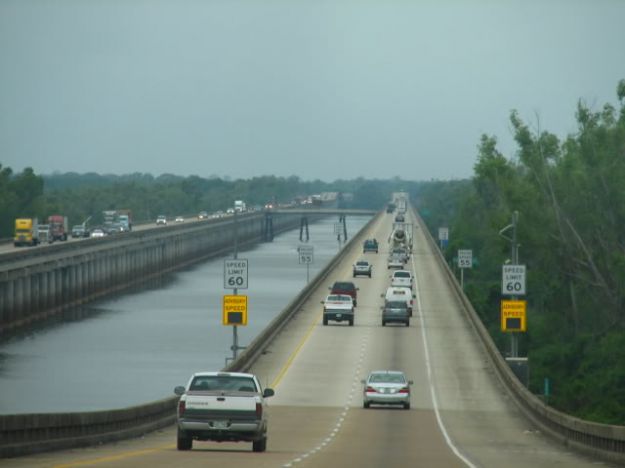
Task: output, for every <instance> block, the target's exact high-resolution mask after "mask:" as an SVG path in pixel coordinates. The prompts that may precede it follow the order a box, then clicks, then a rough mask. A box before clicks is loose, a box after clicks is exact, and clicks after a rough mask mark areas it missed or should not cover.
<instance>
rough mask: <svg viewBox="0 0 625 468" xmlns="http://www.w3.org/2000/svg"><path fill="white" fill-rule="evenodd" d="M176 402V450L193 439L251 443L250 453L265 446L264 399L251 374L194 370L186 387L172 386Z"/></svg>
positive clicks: (270, 392) (266, 394) (268, 392)
mask: <svg viewBox="0 0 625 468" xmlns="http://www.w3.org/2000/svg"><path fill="white" fill-rule="evenodd" d="M174 393H175V394H176V395H180V401H179V402H178V450H190V449H191V447H192V445H193V440H213V441H217V442H224V441H233V442H240V441H246V442H252V449H253V451H254V452H264V451H265V450H266V449H267V411H266V409H267V408H266V403H265V398H268V397H270V396H273V395H274V391H273V390H272V389H271V388H266V389H264V390H263V389H262V387H261V385H260V382H259V381H258V379H257V378H256V376H255V375H253V374H243V373H239V372H198V373H196V374H193V376H192V377H191V379H190V380H189V382H188V383H187V385H186V387H182V386H180V387H176V388H175V389H174Z"/></svg>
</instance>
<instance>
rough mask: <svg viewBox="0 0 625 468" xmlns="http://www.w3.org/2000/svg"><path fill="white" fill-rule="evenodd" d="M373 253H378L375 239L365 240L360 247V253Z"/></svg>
mask: <svg viewBox="0 0 625 468" xmlns="http://www.w3.org/2000/svg"><path fill="white" fill-rule="evenodd" d="M367 252H375V253H378V241H377V240H375V239H367V240H366V241H365V242H364V243H363V245H362V253H367Z"/></svg>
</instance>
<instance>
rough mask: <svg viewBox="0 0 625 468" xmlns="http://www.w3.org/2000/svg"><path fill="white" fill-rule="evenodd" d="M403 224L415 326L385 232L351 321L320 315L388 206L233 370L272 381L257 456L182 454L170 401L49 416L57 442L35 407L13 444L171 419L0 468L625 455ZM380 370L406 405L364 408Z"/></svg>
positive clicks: (233, 448) (510, 461)
mask: <svg viewBox="0 0 625 468" xmlns="http://www.w3.org/2000/svg"><path fill="white" fill-rule="evenodd" d="M408 221H410V222H412V223H413V224H414V226H415V229H414V250H413V255H412V257H411V260H410V263H409V268H410V269H411V270H412V271H413V273H414V275H415V278H416V286H415V292H416V301H415V310H414V316H413V320H412V321H411V324H410V327H407V328H406V327H404V326H399V325H398V326H386V327H382V326H381V319H380V314H381V311H380V305H381V298H380V295H381V294H382V293H383V292H384V291H385V289H386V287H387V286H388V284H389V272H388V270H387V268H386V253H387V251H388V249H387V248H386V247H385V244H384V243H382V245H381V249H380V253H379V254H377V255H376V254H372V253H369V254H366V255H367V259H368V260H370V261H371V262H372V263H373V276H372V278H371V279H369V278H364V277H359V278H356V279H354V281H355V282H356V283H357V285H358V286H359V288H360V290H359V296H358V306H357V311H356V319H355V324H354V326H353V327H349V326H346V325H342V324H333V325H328V326H323V325H322V322H321V305H320V301H322V300H323V299H324V297H325V295H326V294H327V292H328V290H327V286H328V285H329V284H331V283H332V282H333V281H335V280H340V279H346V278H351V265H352V263H353V262H354V261H355V260H356V259H358V258H360V257H361V256H362V255H363V253H362V249H361V242H362V240H363V239H365V238H369V237H376V238H377V239H387V238H388V237H389V234H390V232H391V228H392V223H393V218H392V215H390V214H384V213H380V214H378V216H376V217H375V218H374V219H373V220H372V222H371V223H370V224H368V225H367V226H366V228H365V229H364V230H363V232H361V233H360V234H359V235H358V236H357V237H356V238H354V239H352V240H351V242H350V243H349V244H348V245H347V246H346V248H344V249H343V250H342V252H341V253H340V254H339V255H338V256H337V258H336V259H335V261H334V262H332V263H331V264H330V265H328V267H327V268H326V269H325V270H324V271H322V272H320V273H319V275H318V276H317V277H316V278H315V279H314V280H313V281H311V283H310V286H309V287H308V288H306V289H305V290H304V291H302V292H301V293H300V295H299V296H298V297H297V298H295V299H294V300H293V302H292V303H291V304H290V305H289V307H287V308H286V309H285V310H284V311H283V312H282V313H281V314H280V315H279V316H278V317H276V319H274V321H273V322H272V323H270V324H269V326H268V327H267V328H266V329H265V330H264V331H263V332H262V333H261V334H260V335H259V336H258V337H257V338H256V340H255V341H254V342H253V343H251V344H250V346H249V347H248V349H246V351H245V352H244V353H243V354H242V355H241V356H240V358H239V359H238V360H237V361H235V362H234V363H232V364H231V365H230V366H229V367H228V369H230V370H249V371H251V372H254V373H256V374H257V375H259V376H262V379H263V382H265V381H266V382H268V383H269V386H271V387H273V388H274V389H275V391H276V395H275V397H273V398H272V399H271V400H270V405H271V408H270V428H269V437H268V449H267V452H265V453H261V454H258V453H253V452H252V451H251V444H246V443H220V444H218V443H211V442H196V443H195V444H194V447H193V450H191V451H190V452H179V451H177V450H176V444H175V439H176V430H175V426H173V425H172V424H171V421H172V420H173V417H172V415H173V409H174V408H175V399H174V398H171V399H168V400H164V401H161V402H157V403H154V404H152V405H146V406H145V407H142V408H131V409H127V410H120V411H119V412H118V413H117V414H114V413H115V412H104V413H105V414H89V415H83V417H82V419H80V418H77V417H72V415H59V416H57V417H56V420H55V421H54V424H57V425H58V426H59V430H58V433H57V434H56V437H58V438H57V440H53V441H50V436H51V434H50V432H52V433H53V434H54V431H50V430H48V431H47V432H48V436H47V438H46V437H43V436H42V434H41V432H46V430H45V429H42V428H41V426H43V425H45V419H46V418H45V417H42V416H41V415H40V416H39V417H38V418H31V420H30V421H29V423H30V424H31V428H30V429H26V430H25V432H23V433H20V427H19V426H20V424H23V423H24V420H25V419H28V418H24V419H22V420H21V421H20V418H17V417H16V418H13V419H10V418H0V424H1V425H0V435H1V436H2V443H1V445H4V446H7V445H9V444H8V442H11V441H12V442H13V444H14V445H19V443H20V437H31V439H30V445H31V446H34V447H37V446H38V445H39V446H46V447H48V448H60V447H63V446H64V445H65V444H66V442H65V441H66V440H67V439H76V438H78V439H81V438H82V440H84V441H86V440H91V441H92V442H93V441H97V440H102V441H107V440H111V439H113V438H114V436H115V434H116V433H122V432H126V433H131V432H133V426H136V425H138V424H142V425H143V427H142V428H139V430H138V431H135V433H136V434H141V433H143V432H144V429H145V428H147V427H156V426H162V427H161V428H160V429H158V430H156V431H154V432H150V433H147V434H145V435H144V436H142V437H138V438H134V439H129V440H125V441H123V442H118V443H115V444H103V445H98V446H96V447H91V448H86V449H71V450H60V451H56V452H46V453H40V454H34V455H28V456H22V457H18V458H11V459H5V460H0V467H1V466H12V467H13V466H14V467H21V466H24V467H26V466H28V467H32V466H57V467H74V466H100V467H109V466H111V467H113V466H115V467H129V466H132V467H143V466H145V467H148V466H149V467H154V466H163V467H171V466H189V467H194V466H220V467H221V466H236V467H248V466H249V467H259V466H267V467H292V466H298V467H300V466H301V467H344V466H350V465H354V466H362V467H385V468H388V467H412V466H423V467H463V466H467V467H527V466H532V467H552V466H566V467H583V466H596V465H597V464H598V463H599V464H600V465H601V466H612V465H611V464H610V462H600V460H604V459H612V460H613V462H614V463H615V464H616V463H622V462H623V461H624V460H625V459H624V458H623V453H624V452H625V446H624V445H625V444H624V441H625V432H624V431H623V428H622V427H610V426H603V425H599V424H590V423H585V422H583V421H579V420H575V419H574V418H570V417H568V416H566V415H563V414H561V413H557V412H555V411H553V410H551V409H550V408H547V407H545V406H544V405H542V403H541V402H540V400H538V399H537V398H536V397H534V396H533V395H530V394H529V392H527V391H526V390H525V389H524V388H523V387H522V386H521V385H520V384H519V383H518V381H516V379H515V378H514V376H513V374H512V373H511V372H510V370H509V369H508V368H507V365H506V364H505V362H504V361H503V359H502V358H501V356H499V353H498V351H497V350H496V349H495V347H494V345H493V344H492V341H490V340H489V338H488V337H487V334H486V332H485V330H484V328H483V327H481V325H480V323H479V321H478V320H477V317H476V315H475V312H474V311H473V310H472V308H471V306H470V304H469V303H468V302H467V301H466V298H465V297H464V296H463V295H462V292H461V290H460V288H459V287H458V285H457V282H456V281H455V279H454V278H453V276H452V274H451V272H450V271H449V269H448V268H447V267H446V265H445V263H444V261H443V259H442V256H441V255H440V253H439V252H438V250H437V247H436V245H435V243H434V242H433V240H432V239H431V238H430V237H429V234H428V233H427V231H426V229H425V227H424V226H423V224H422V222H421V220H420V219H419V218H418V217H417V216H416V214H415V213H410V218H409V220H408ZM374 369H398V370H403V371H404V372H405V373H406V374H407V375H408V377H409V378H410V379H412V380H414V382H415V384H414V386H413V387H412V407H411V409H410V410H408V411H406V410H403V409H394V408H385V407H381V408H370V409H364V408H363V406H362V396H361V392H362V384H361V383H360V381H361V379H363V378H364V377H365V376H366V374H367V373H368V372H369V371H370V370H374ZM198 370H207V369H198ZM181 383H183V382H181ZM54 419H55V418H54V417H51V418H50V420H49V421H48V422H52V421H53V420H54ZM79 419H80V420H79ZM38 425H39V427H37V426H38ZM81 425H82V427H81ZM96 425H99V426H101V427H100V431H102V428H104V429H103V430H104V433H102V432H100V433H99V434H98V430H96V429H94V430H93V432H92V434H93V435H90V430H91V428H90V427H84V426H96ZM107 427H108V429H107ZM38 429H39V430H38ZM135 429H136V428H135ZM28 431H30V432H28ZM24 434H26V435H25V436H24ZM21 442H22V443H24V442H25V440H24V439H21ZM0 448H1V447H0ZM573 448H574V449H575V450H573ZM580 449H581V451H579V450H580ZM5 453H6V452H5Z"/></svg>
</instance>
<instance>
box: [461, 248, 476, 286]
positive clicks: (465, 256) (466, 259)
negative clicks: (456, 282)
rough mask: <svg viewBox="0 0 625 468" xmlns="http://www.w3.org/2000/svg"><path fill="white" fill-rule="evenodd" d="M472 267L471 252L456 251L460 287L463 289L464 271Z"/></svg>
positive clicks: (466, 250) (468, 250)
mask: <svg viewBox="0 0 625 468" xmlns="http://www.w3.org/2000/svg"><path fill="white" fill-rule="evenodd" d="M471 267H473V251H472V250H470V249H463V250H458V268H460V287H461V288H462V289H464V270H465V268H471Z"/></svg>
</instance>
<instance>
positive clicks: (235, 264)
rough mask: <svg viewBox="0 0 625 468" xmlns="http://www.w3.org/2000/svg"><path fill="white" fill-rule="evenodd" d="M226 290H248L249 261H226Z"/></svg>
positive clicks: (243, 259)
mask: <svg viewBox="0 0 625 468" xmlns="http://www.w3.org/2000/svg"><path fill="white" fill-rule="evenodd" d="M224 289H247V259H246V258H233V259H228V260H224Z"/></svg>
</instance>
